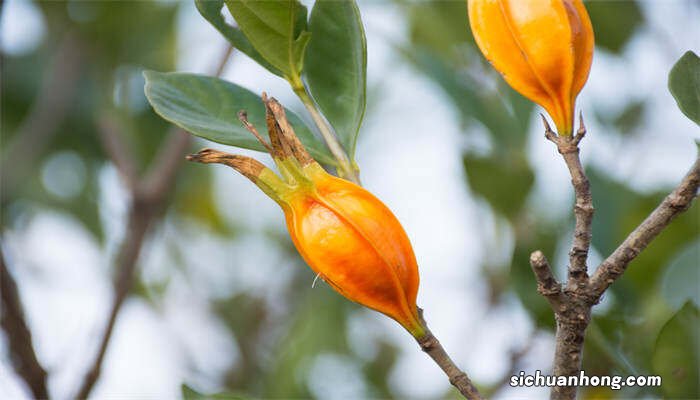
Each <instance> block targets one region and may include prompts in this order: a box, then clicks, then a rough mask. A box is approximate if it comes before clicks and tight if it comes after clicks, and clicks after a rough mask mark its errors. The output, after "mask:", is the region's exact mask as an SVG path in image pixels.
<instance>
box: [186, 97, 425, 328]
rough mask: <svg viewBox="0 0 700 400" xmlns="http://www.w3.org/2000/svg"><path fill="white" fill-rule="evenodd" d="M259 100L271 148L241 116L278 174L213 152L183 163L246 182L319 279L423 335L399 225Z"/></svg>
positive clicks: (414, 276)
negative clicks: (217, 168) (278, 213)
mask: <svg viewBox="0 0 700 400" xmlns="http://www.w3.org/2000/svg"><path fill="white" fill-rule="evenodd" d="M263 102H264V103H265V109H266V121H267V128H268V132H269V137H270V143H267V142H266V141H265V139H264V138H263V137H262V136H261V135H260V134H259V133H258V131H257V130H256V128H255V127H254V126H253V125H251V124H250V123H249V122H248V120H247V116H246V114H245V113H244V112H241V113H239V118H240V119H241V121H242V122H243V124H244V125H245V127H246V128H247V129H248V130H249V131H250V132H251V133H253V135H255V137H257V138H258V140H259V141H260V142H261V143H262V144H263V145H264V146H265V148H266V149H267V150H268V152H269V153H270V154H271V155H272V158H273V160H274V161H275V164H276V165H277V167H278V168H279V171H280V174H281V176H279V175H277V174H276V173H275V172H273V171H272V170H270V169H269V168H267V167H265V166H264V165H263V164H261V163H260V162H259V161H257V160H255V159H253V158H250V157H245V156H240V155H232V154H227V153H223V152H220V151H217V150H211V149H205V150H202V151H200V152H199V153H197V154H193V155H190V156H188V160H190V161H196V162H201V163H220V164H225V165H228V166H230V167H232V168H234V169H235V170H236V171H238V172H240V173H241V174H243V175H244V176H246V177H247V178H248V179H250V180H251V181H252V182H253V183H255V184H256V185H257V186H258V187H260V189H261V190H262V191H263V192H265V193H266V194H267V195H268V196H269V197H271V198H272V199H273V200H275V201H276V202H277V204H279V205H280V207H281V208H282V210H283V211H284V215H285V218H286V222H287V228H288V230H289V234H290V236H291V238H292V241H293V242H294V245H295V247H296V248H297V250H298V251H299V253H300V254H301V256H302V257H303V258H304V260H305V261H306V263H307V264H308V265H309V266H310V267H311V269H312V270H313V271H314V272H316V273H317V274H318V276H319V277H320V278H321V279H323V280H324V281H325V282H327V283H328V284H329V285H330V286H331V287H332V288H333V289H335V290H336V291H337V292H338V293H340V294H342V295H343V296H345V297H346V298H348V299H350V300H352V301H354V302H357V303H360V304H362V305H364V306H367V307H369V308H372V309H374V310H376V311H379V312H381V313H383V314H385V315H387V316H389V317H391V318H393V319H394V320H396V321H397V322H398V323H399V324H401V325H402V326H403V327H404V328H406V330H408V331H409V332H410V333H411V334H412V335H413V336H414V337H416V338H422V337H424V336H425V335H426V329H425V328H424V326H423V324H422V323H421V318H420V317H419V314H418V308H417V306H416V296H417V293H418V282H419V277H418V265H417V263H416V258H415V255H414V253H413V249H412V247H411V243H410V242H409V239H408V236H407V235H406V232H405V231H404V229H403V227H402V226H401V224H400V223H399V221H398V220H397V219H396V217H395V216H394V215H393V214H392V212H391V211H390V210H389V208H387V206H385V205H384V203H382V202H381V201H380V200H379V199H377V198H376V197H375V196H374V195H372V194H371V193H370V192H368V191H367V190H365V189H364V188H362V187H360V186H358V185H356V184H354V183H352V182H349V181H346V180H344V179H340V178H337V177H335V176H333V175H330V174H329V173H327V172H326V171H325V170H324V169H323V167H321V165H319V164H318V163H317V162H316V161H315V160H314V159H313V158H311V156H310V155H309V154H308V152H307V151H306V149H305V148H304V146H303V145H302V143H301V142H300V141H299V139H298V138H297V136H296V135H295V134H294V130H293V129H292V126H291V125H290V124H289V123H288V121H287V118H286V116H285V112H284V108H283V107H282V106H281V105H280V104H279V103H278V102H277V101H276V100H275V99H268V98H267V96H266V95H265V94H264V93H263Z"/></svg>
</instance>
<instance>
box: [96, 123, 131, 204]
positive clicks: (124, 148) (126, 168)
mask: <svg viewBox="0 0 700 400" xmlns="http://www.w3.org/2000/svg"><path fill="white" fill-rule="evenodd" d="M97 127H98V128H99V130H98V132H99V136H100V141H101V143H102V148H103V149H104V150H105V152H106V153H107V156H108V157H109V159H110V160H111V161H112V163H113V164H114V166H115V167H116V168H117V171H119V173H120V174H121V176H122V177H123V179H124V180H125V181H126V186H127V187H128V188H129V190H133V189H134V188H135V187H136V182H137V181H138V177H137V171H136V170H137V168H136V166H137V164H136V160H134V157H133V152H132V151H131V150H132V149H130V148H129V146H128V145H127V143H125V140H124V135H123V133H122V127H121V126H119V125H118V123H117V121H115V120H114V119H113V118H110V117H109V116H107V115H104V116H102V117H101V118H100V119H99V120H98V121H97Z"/></svg>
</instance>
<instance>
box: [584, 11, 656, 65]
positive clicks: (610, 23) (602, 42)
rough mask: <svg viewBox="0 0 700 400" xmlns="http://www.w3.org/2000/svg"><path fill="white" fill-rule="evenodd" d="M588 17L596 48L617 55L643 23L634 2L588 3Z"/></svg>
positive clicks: (640, 13) (642, 18)
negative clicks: (591, 25) (601, 48)
mask: <svg viewBox="0 0 700 400" xmlns="http://www.w3.org/2000/svg"><path fill="white" fill-rule="evenodd" d="M586 9H587V10H588V15H589V16H590V17H591V23H592V24H593V30H594V32H595V44H596V46H599V47H603V48H605V49H607V50H610V51H612V52H615V53H619V52H620V51H621V50H622V49H623V48H624V47H625V44H627V42H628V41H629V40H630V38H632V36H633V35H634V31H635V30H636V29H637V27H638V26H639V25H641V24H642V22H644V16H643V15H642V10H641V9H640V8H639V4H637V2H635V1H588V2H586Z"/></svg>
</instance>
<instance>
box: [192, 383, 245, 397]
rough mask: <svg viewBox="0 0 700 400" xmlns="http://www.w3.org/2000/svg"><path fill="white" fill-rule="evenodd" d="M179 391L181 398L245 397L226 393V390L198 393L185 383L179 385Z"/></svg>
mask: <svg viewBox="0 0 700 400" xmlns="http://www.w3.org/2000/svg"><path fill="white" fill-rule="evenodd" d="M180 391H181V392H182V398H183V399H184V400H208V399H212V400H244V399H246V397H243V396H241V395H238V394H234V393H228V392H222V393H215V394H204V393H200V392H198V391H196V390H194V389H193V388H192V387H190V386H188V385H187V384H185V383H183V384H182V385H180Z"/></svg>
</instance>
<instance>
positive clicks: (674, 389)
mask: <svg viewBox="0 0 700 400" xmlns="http://www.w3.org/2000/svg"><path fill="white" fill-rule="evenodd" d="M699 346H700V315H699V313H698V308H697V307H696V306H694V305H693V304H692V303H691V302H687V303H685V305H684V306H683V308H681V309H680V311H678V312H677V313H676V314H675V315H674V316H673V317H672V318H671V319H670V320H669V321H668V322H667V323H666V325H664V327H663V328H662V329H661V332H660V333H659V336H658V338H657V340H656V348H655V349H654V355H653V359H652V365H653V368H654V372H655V373H657V374H659V375H660V376H661V383H662V386H661V390H662V391H663V392H664V394H665V396H666V398H681V399H697V398H700V390H699V388H698V374H700V371H699V370H698V359H699V358H700V347H699Z"/></svg>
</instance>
